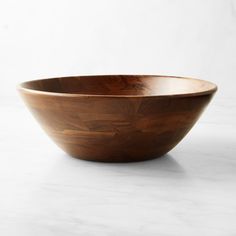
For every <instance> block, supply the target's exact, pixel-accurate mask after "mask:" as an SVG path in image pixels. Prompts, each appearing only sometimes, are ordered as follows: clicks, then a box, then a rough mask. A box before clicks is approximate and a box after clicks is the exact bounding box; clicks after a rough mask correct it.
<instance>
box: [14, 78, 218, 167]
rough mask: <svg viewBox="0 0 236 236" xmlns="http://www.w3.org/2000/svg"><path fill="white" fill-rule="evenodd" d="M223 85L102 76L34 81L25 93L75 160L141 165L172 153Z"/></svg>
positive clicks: (22, 88) (25, 85)
mask: <svg viewBox="0 0 236 236" xmlns="http://www.w3.org/2000/svg"><path fill="white" fill-rule="evenodd" d="M216 90H217V86H216V85H215V84H213V83H210V82H207V81H203V80H197V79H190V78H183V77H173V76H155V75H98V76H75V77H62V78H51V79H43V80H35V81H28V82H25V83H22V84H21V85H20V86H19V91H20V93H21V95H22V97H23V99H24V101H25V103H26V104H27V106H28V107H29V109H30V110H31V111H32V113H33V114H34V116H35V117H36V119H37V120H38V121H39V123H40V124H41V125H42V127H43V129H44V130H45V131H46V133H47V134H48V135H49V136H50V137H51V138H52V139H53V140H54V141H55V142H56V143H57V144H58V146H60V147H61V148H62V149H63V150H64V151H65V152H67V153H68V154H70V155H71V156H74V157H78V158H81V159H84V160H91V161H105V162H129V161H141V160H147V159H152V158H156V157H160V156H162V155H164V154H166V153H167V152H169V151H170V150H171V149H172V148H173V147H174V146H175V145H176V144H178V143H179V142H180V140H181V139H182V138H183V137H184V136H185V135H186V134H187V133H188V131H189V130H190V129H191V128H192V127H193V125H194V124H195V122H196V121H197V120H198V118H199V116H200V115H201V113H202V112H203V110H204V108H205V107H206V105H207V104H208V103H209V102H210V100H211V98H212V96H213V94H214V93H215V91H216Z"/></svg>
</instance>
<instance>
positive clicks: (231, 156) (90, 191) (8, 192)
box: [0, 0, 236, 236]
mask: <svg viewBox="0 0 236 236" xmlns="http://www.w3.org/2000/svg"><path fill="white" fill-rule="evenodd" d="M139 73H140V74H164V75H179V76H190V77H196V78H201V79H206V80H210V81H212V82H214V83H216V84H217V85H218V87H219V90H218V92H217V94H216V96H215V97H214V99H213V101H212V103H211V104H210V106H209V107H208V109H207V111H206V112H205V113H204V115H203V116H202V118H201V119H200V120H199V122H198V124H197V125H196V126H195V127H194V129H193V130H192V131H191V132H190V134H189V135H188V136H187V137H186V139H184V141H182V142H181V143H180V144H179V145H178V146H177V147H176V148H175V149H174V150H173V151H171V152H170V153H169V156H168V157H166V158H162V159H157V160H153V161H149V162H143V163H133V164H99V163H90V162H83V161H80V160H75V159H72V158H70V157H68V156H67V155H66V154H64V153H63V152H62V151H61V150H59V149H58V148H57V147H56V146H55V145H54V144H53V143H52V142H51V141H50V140H49V138H47V137H46V136H45V135H44V134H43V132H42V131H41V129H40V128H39V127H38V125H37V124H36V122H35V121H34V120H33V118H32V117H31V116H30V115H29V113H28V111H27V110H26V108H25V107H24V105H23V103H22V102H21V100H20V98H19V96H18V94H17V93H16V90H15V87H16V85H17V84H18V83H19V82H22V81H26V80H32V79H38V78H47V77H56V76H67V75H79V74H139ZM235 79H236V1H235V0H231V1H230V0H198V1H197V0H195V1H194V0H178V1H177V0H155V1H154V0H132V1H131V0H120V1H118V0H116V1H114V0H97V1H95V0H94V1H91V0H84V1H81V0H77V1H72V0H67V1H66V0H64V1H61V0H57V1H56V0H55V1H52V0H47V1H46V0H41V1H29V0H28V1H27V0H21V1H17V0H15V1H12V0H8V1H7V0H5V1H4V0H0V82H1V83H0V99H1V100H0V105H1V114H0V118H1V120H0V121H1V124H0V145H1V147H0V191H1V193H0V234H1V235H4V236H6V235H7V236H8V235H11V236H13V235H17V236H19V235H20V236H21V235H22V236H23V235H24V236H28V235H57V236H58V235H59V236H60V235H63V236H64V235H208V236H209V235H214V236H215V235H230V236H233V235H236V225H235V219H236V203H235V198H236V184H235V183H236V159H235V158H236V130H235V127H236V121H235V120H236V106H235V98H236V95H235V86H236V82H235Z"/></svg>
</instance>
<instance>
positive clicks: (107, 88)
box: [21, 75, 216, 96]
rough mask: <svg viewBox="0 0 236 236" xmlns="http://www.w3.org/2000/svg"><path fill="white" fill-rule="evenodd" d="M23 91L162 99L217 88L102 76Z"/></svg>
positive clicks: (32, 84) (48, 82) (40, 83)
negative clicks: (161, 96)
mask: <svg viewBox="0 0 236 236" xmlns="http://www.w3.org/2000/svg"><path fill="white" fill-rule="evenodd" d="M21 87H23V88H26V89H30V90H37V91H44V92H53V93H64V94H87V95H105V96H106V95H108V96H109V95H115V96H116V95H120V96H158V95H181V94H196V93H197V94H198V93H201V94H202V93H203V94H204V93H211V92H213V91H215V90H216V85H214V84H213V83H211V82H208V81H203V80H198V79H190V78H182V77H171V76H151V75H99V76H75V77H61V78H52V79H42V80H34V81H29V82H25V83H23V84H21Z"/></svg>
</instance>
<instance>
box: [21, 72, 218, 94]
mask: <svg viewBox="0 0 236 236" xmlns="http://www.w3.org/2000/svg"><path fill="white" fill-rule="evenodd" d="M100 76H101V77H105V76H107V77H108V76H129V77H132V76H134V77H135V76H142V77H158V78H160V77H163V78H176V79H187V80H194V81H198V82H202V83H207V84H209V85H211V87H212V88H210V89H205V90H204V89H203V90H202V91H199V92H193V93H179V94H178V93H177V94H161V95H158V94H157V95H155V94H152V95H140V94H137V95H134V94H133V95H132V94H126V95H122V94H114V95H113V94H88V93H86V94H83V93H61V92H50V91H43V90H35V89H30V88H26V87H24V85H25V84H26V83H29V82H35V81H42V80H53V79H61V78H78V77H100ZM17 90H18V91H20V92H24V93H30V94H35V95H47V96H59V97H99V98H102V97H104V98H166V97H195V96H201V95H209V94H214V93H215V92H216V91H217V90H218V87H217V85H216V84H214V83H212V82H210V81H207V80H202V79H196V78H193V77H186V76H173V75H152V74H98V75H96V74H91V75H73V76H62V77H52V78H44V79H35V80H28V81H24V82H22V83H20V84H18V85H17Z"/></svg>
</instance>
